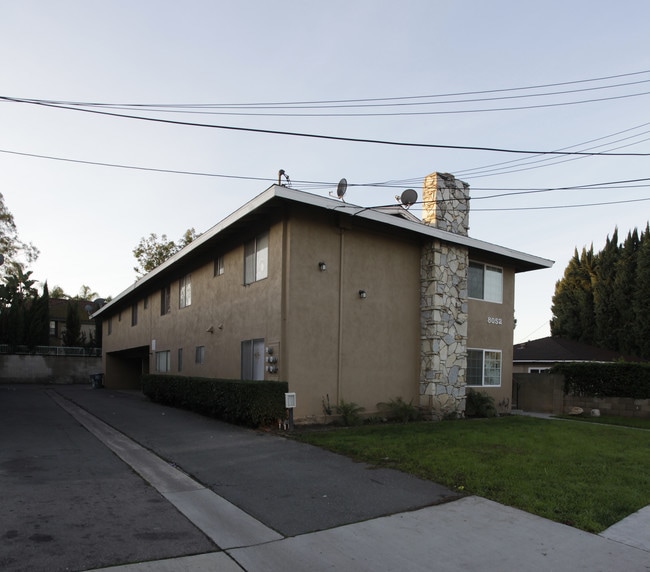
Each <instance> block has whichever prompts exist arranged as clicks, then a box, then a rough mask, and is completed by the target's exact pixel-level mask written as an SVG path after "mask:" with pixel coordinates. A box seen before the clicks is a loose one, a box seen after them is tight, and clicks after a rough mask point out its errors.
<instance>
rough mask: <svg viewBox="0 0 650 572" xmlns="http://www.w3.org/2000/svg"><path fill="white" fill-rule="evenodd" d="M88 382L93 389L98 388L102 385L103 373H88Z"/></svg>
mask: <svg viewBox="0 0 650 572" xmlns="http://www.w3.org/2000/svg"><path fill="white" fill-rule="evenodd" d="M90 384H91V385H92V386H93V389H100V388H102V387H104V374H103V373H91V374H90Z"/></svg>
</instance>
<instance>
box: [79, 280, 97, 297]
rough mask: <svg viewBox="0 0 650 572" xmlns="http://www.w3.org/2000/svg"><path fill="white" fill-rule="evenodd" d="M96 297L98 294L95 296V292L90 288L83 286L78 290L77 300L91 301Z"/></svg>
mask: <svg viewBox="0 0 650 572" xmlns="http://www.w3.org/2000/svg"><path fill="white" fill-rule="evenodd" d="M98 297H99V294H97V292H95V291H94V290H93V289H92V288H91V287H90V286H86V285H85V284H83V285H82V286H81V288H80V289H79V296H78V298H79V300H92V299H94V298H98Z"/></svg>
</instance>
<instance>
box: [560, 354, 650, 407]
mask: <svg viewBox="0 0 650 572" xmlns="http://www.w3.org/2000/svg"><path fill="white" fill-rule="evenodd" d="M551 373H561V374H562V375H564V393H565V394H572V395H577V396H582V397H630V398H632V399H648V398H650V364H646V363H628V362H614V363H566V364H558V365H556V366H553V368H552V369H551Z"/></svg>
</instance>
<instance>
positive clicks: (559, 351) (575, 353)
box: [513, 337, 643, 363]
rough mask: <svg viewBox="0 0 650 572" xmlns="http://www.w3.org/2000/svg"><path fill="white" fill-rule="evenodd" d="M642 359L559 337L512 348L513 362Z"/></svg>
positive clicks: (635, 360) (636, 360) (533, 341)
mask: <svg viewBox="0 0 650 572" xmlns="http://www.w3.org/2000/svg"><path fill="white" fill-rule="evenodd" d="M618 360H624V361H632V362H638V361H643V360H641V359H639V358H636V357H634V356H625V355H623V354H621V353H619V352H614V351H612V350H606V349H602V348H598V347H596V346H590V345H588V344H583V343H581V342H577V341H575V340H569V339H566V338H560V337H547V338H540V339H538V340H531V341H529V342H524V343H522V344H517V345H515V346H514V348H513V363H521V362H535V363H557V362H576V361H595V362H603V361H618Z"/></svg>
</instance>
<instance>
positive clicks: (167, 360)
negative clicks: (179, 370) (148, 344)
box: [156, 350, 171, 373]
mask: <svg viewBox="0 0 650 572" xmlns="http://www.w3.org/2000/svg"><path fill="white" fill-rule="evenodd" d="M170 370H171V352H170V351H169V350H165V351H162V352H156V371H157V372H158V373H167V372H169V371H170Z"/></svg>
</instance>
